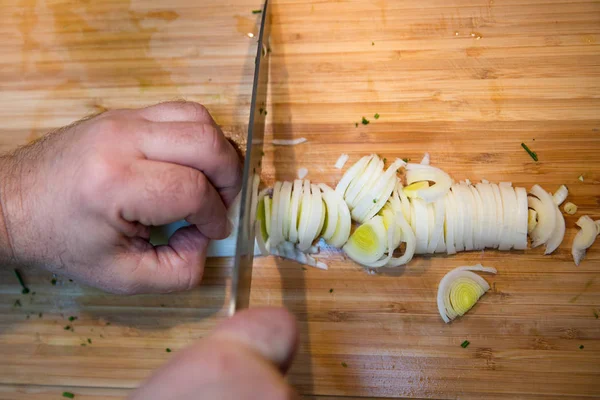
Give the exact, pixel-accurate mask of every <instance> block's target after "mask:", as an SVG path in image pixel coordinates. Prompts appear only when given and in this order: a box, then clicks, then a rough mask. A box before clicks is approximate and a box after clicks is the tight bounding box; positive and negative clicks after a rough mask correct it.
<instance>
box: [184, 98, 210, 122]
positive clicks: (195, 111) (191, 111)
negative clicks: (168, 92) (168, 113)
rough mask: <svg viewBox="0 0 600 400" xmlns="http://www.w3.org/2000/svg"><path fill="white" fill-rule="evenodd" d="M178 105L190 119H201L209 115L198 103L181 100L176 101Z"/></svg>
mask: <svg viewBox="0 0 600 400" xmlns="http://www.w3.org/2000/svg"><path fill="white" fill-rule="evenodd" d="M178 106H179V107H180V108H181V110H182V111H183V113H184V114H185V115H187V116H188V118H189V119H190V120H193V121H202V120H206V119H208V118H209V117H210V113H209V112H208V109H207V108H206V107H204V106H203V105H202V104H200V103H196V102H193V101H181V102H178Z"/></svg>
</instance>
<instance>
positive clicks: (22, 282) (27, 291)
mask: <svg viewBox="0 0 600 400" xmlns="http://www.w3.org/2000/svg"><path fill="white" fill-rule="evenodd" d="M14 271H15V276H16V277H17V280H18V281H19V284H20V285H21V287H22V288H23V290H21V293H23V294H27V293H29V288H28V287H27V286H25V282H24V281H23V277H22V276H21V273H20V272H19V270H18V269H15V270H14Z"/></svg>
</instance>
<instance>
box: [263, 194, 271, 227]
mask: <svg viewBox="0 0 600 400" xmlns="http://www.w3.org/2000/svg"><path fill="white" fill-rule="evenodd" d="M263 201H264V203H265V229H266V231H267V236H271V205H272V203H273V200H272V199H271V198H270V197H267V196H265V198H264V200H263Z"/></svg>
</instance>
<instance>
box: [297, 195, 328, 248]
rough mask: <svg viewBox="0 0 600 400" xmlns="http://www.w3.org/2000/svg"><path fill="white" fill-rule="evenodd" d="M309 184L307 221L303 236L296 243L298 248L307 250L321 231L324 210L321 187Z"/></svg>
mask: <svg viewBox="0 0 600 400" xmlns="http://www.w3.org/2000/svg"><path fill="white" fill-rule="evenodd" d="M310 186H311V187H310V188H311V195H310V202H311V205H310V217H309V222H308V225H307V227H306V232H305V234H304V236H302V235H300V243H299V244H298V248H299V249H300V250H302V251H306V250H308V249H309V248H310V246H311V245H312V242H313V241H314V240H315V239H316V238H317V237H318V236H319V233H321V229H322V227H323V213H324V212H325V210H324V206H323V200H322V196H321V189H319V187H318V186H317V185H310ZM303 207H304V205H303Z"/></svg>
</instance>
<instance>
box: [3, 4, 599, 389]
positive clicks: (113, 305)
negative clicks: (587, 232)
mask: <svg viewBox="0 0 600 400" xmlns="http://www.w3.org/2000/svg"><path fill="white" fill-rule="evenodd" d="M260 5H261V4H260V1H256V0H253V1H250V0H232V1H230V2H227V4H225V3H223V2H221V1H217V0H204V1H199V2H189V1H184V0H172V1H169V2H167V1H158V0H156V1H139V0H107V1H97V2H94V1H86V0H81V1H78V2H73V1H71V0H69V1H67V0H2V2H1V6H2V7H1V10H2V11H1V12H0V36H1V37H2V40H1V41H0V52H1V54H2V57H0V151H3V150H9V149H11V148H14V147H15V146H18V145H21V144H24V143H27V142H29V141H32V140H34V139H36V138H38V137H40V136H41V135H42V134H44V133H45V132H47V131H49V130H52V129H54V128H57V127H59V126H62V125H66V124H68V123H70V122H72V121H74V120H77V119H80V118H82V117H84V116H86V115H89V114H92V113H97V112H102V111H104V110H107V109H114V108H120V107H139V106H143V105H148V104H152V103H156V102H159V101H164V100H171V99H179V98H185V99H188V100H195V101H198V102H201V103H203V104H205V105H206V106H207V107H208V108H209V109H210V111H211V112H212V113H213V115H214V116H215V118H216V120H217V121H218V122H219V123H220V124H221V125H222V126H223V129H224V131H225V132H226V133H227V135H228V136H230V137H232V138H233V139H234V140H236V141H237V142H239V143H242V142H243V141H244V140H245V139H244V138H245V135H246V131H247V119H248V112H249V106H250V92H251V85H252V74H253V61H254V52H255V48H256V38H249V37H248V35H247V34H248V33H249V32H256V29H257V28H256V22H257V21H258V18H259V16H257V15H254V14H252V10H253V9H257V8H260ZM272 12H273V15H272V18H273V34H272V38H271V48H272V53H270V67H271V72H270V93H269V101H268V108H267V111H268V121H269V126H268V130H269V131H268V135H267V136H268V137H267V144H266V145H265V153H266V154H265V159H264V162H263V165H264V171H263V180H264V182H265V184H267V185H271V184H272V183H273V181H274V180H275V179H287V180H291V179H293V178H294V177H295V175H296V171H297V169H299V168H301V167H306V168H308V170H309V174H308V178H310V179H311V180H314V181H317V182H325V183H328V184H330V185H335V183H336V182H337V181H338V180H339V178H340V177H341V175H342V172H341V171H339V170H336V169H335V168H334V167H333V164H334V163H335V160H336V159H337V158H338V156H339V155H340V154H341V153H342V152H345V153H348V154H349V155H350V157H351V158H350V162H354V161H356V160H357V159H358V158H359V157H360V156H362V155H364V154H368V153H370V152H376V153H379V154H380V155H382V156H384V157H388V158H390V157H395V156H398V157H408V158H411V159H413V160H418V159H420V158H421V157H422V155H423V153H424V152H425V151H428V152H429V153H431V159H432V163H434V164H435V165H437V166H439V167H441V168H443V169H445V170H446V171H448V172H449V173H450V174H451V175H452V176H453V177H454V178H455V179H457V180H458V179H465V178H469V179H471V180H478V179H481V178H486V179H488V180H490V181H495V182H497V181H512V182H513V183H514V184H515V185H517V186H524V187H526V188H529V187H530V186H531V185H532V184H534V183H539V184H541V185H542V186H543V187H544V188H545V189H546V190H549V191H554V190H556V188H558V186H559V185H560V184H566V185H567V186H568V187H569V189H570V196H569V200H570V201H572V202H574V203H575V204H577V205H578V206H579V211H578V213H577V214H576V215H574V216H567V218H566V223H567V234H566V237H565V241H564V242H563V244H562V245H561V246H560V248H559V250H558V251H557V252H556V253H555V254H554V255H552V256H543V255H542V252H543V251H542V249H535V250H527V251H523V252H510V253H500V252H495V251H487V250H486V251H485V252H474V253H473V252H472V253H465V254H459V255H456V256H452V257H443V256H436V257H416V258H415V259H414V260H413V261H412V262H411V263H410V264H409V265H408V266H407V267H403V268H398V269H396V270H393V271H385V272H383V273H380V274H377V275H368V274H367V273H366V272H365V271H364V270H363V269H361V268H360V267H358V266H357V265H355V264H353V263H352V262H350V261H347V260H344V258H343V257H342V256H341V255H339V254H327V255H326V258H327V259H328V262H329V266H330V270H329V271H319V270H314V269H307V270H304V269H303V268H301V267H300V266H299V265H297V264H294V263H292V262H286V261H282V260H278V259H274V258H271V257H270V258H265V259H259V260H256V262H255V269H254V276H253V290H252V304H253V305H266V304H269V305H284V306H286V307H288V308H289V309H290V310H291V311H292V312H294V313H295V314H296V316H297V317H298V320H299V324H300V329H301V337H302V346H301V349H300V353H299V355H298V358H297V360H296V363H295V364H294V366H293V368H292V371H291V373H290V382H291V383H292V384H293V385H294V386H295V387H297V388H298V390H299V391H300V392H301V393H303V394H306V395H314V396H312V397H308V398H311V399H315V400H316V399H319V400H321V399H327V398H331V397H330V396H341V397H340V398H343V399H349V398H354V397H357V396H358V397H360V396H363V397H383V398H385V397H419V398H444V399H446V398H460V399H468V398H472V399H481V398H490V399H508V398H510V399H543V398H551V399H552V398H564V399H567V398H568V399H579V398H591V397H600V319H598V318H597V317H595V313H596V314H600V277H599V276H598V274H599V272H600V244H599V243H596V244H595V245H594V246H593V247H592V248H591V249H590V250H589V251H588V256H587V258H586V260H585V261H584V262H583V263H582V264H581V265H580V266H579V267H575V265H574V264H573V262H572V260H571V255H570V245H571V241H572V238H573V236H574V234H575V232H576V229H575V225H574V224H575V221H576V219H577V218H578V217H579V216H581V215H583V214H588V215H590V216H592V218H594V219H598V218H600V190H599V188H600V186H599V185H598V184H599V180H600V162H599V157H600V45H599V41H600V2H598V1H589V0H581V1H567V0H544V1H541V0H525V1H523V0H520V1H517V0H445V1H442V0H427V1H418V0H403V1H392V0H372V1H358V0H356V1H317V0H314V1H298V0H275V1H274V2H273V4H272ZM375 113H379V114H380V116H381V117H380V118H379V119H378V120H375V119H374V118H373V115H374V114H375ZM363 116H365V117H366V118H368V119H370V120H371V123H370V124H368V125H362V124H359V125H358V126H356V125H355V124H356V123H359V122H360V121H361V118H362V117H363ZM273 137H275V138H278V139H286V138H297V137H305V138H307V139H308V142H307V143H305V144H302V145H299V146H296V147H273V146H272V145H270V144H269V142H270V139H271V138H273ZM521 142H525V143H527V144H528V145H529V146H530V147H531V148H532V149H533V150H534V151H536V152H537V153H538V156H539V162H537V163H536V162H533V160H532V159H531V158H529V156H528V155H527V154H526V153H525V152H524V151H523V149H522V148H521V147H520V144H521ZM348 165H350V164H348ZM580 175H583V177H584V181H583V182H581V181H579V180H578V177H579V176H580ZM478 262H480V263H483V264H484V265H488V266H493V267H496V268H497V269H498V275H497V276H494V277H487V279H488V280H489V281H490V283H491V284H492V290H491V291H490V292H489V293H488V294H486V295H485V296H484V297H483V298H482V299H481V301H480V302H479V303H478V304H477V305H476V306H475V307H474V309H473V310H471V312H470V313H469V314H468V315H466V316H465V317H464V318H462V319H460V320H458V321H455V322H453V323H452V324H448V325H446V324H444V323H443V322H442V320H441V318H440V317H439V315H438V312H437V307H436V302H435V298H436V290H437V284H438V282H439V280H440V279H441V277H442V276H443V275H444V274H445V273H446V272H447V271H448V270H450V269H451V268H453V267H456V266H459V265H466V264H474V263H478ZM230 268H231V262H230V260H226V259H221V260H216V259H215V260H211V261H210V262H209V266H208V268H207V272H206V274H205V279H204V282H203V285H202V287H200V288H198V289H196V290H193V291H191V292H188V293H180V294H171V295H164V296H133V297H117V296H112V295H107V294H104V293H101V292H99V291H97V290H93V289H89V288H84V287H80V286H79V285H77V283H76V282H69V281H68V280H65V279H62V278H61V277H58V281H57V283H56V285H52V284H51V279H52V277H51V276H50V275H49V274H48V273H45V272H43V271H36V270H24V271H23V275H24V277H25V280H26V282H27V284H28V285H29V286H30V288H31V290H32V291H35V295H33V294H29V295H21V294H20V287H19V285H18V283H17V281H16V279H15V278H14V276H13V272H12V270H7V269H0V399H36V400H37V399H58V398H60V394H61V393H62V391H65V390H67V391H71V392H73V393H75V394H76V398H77V399H113V398H123V397H124V396H126V394H127V393H128V391H129V390H130V389H131V388H133V387H135V386H137V385H138V384H139V382H140V380H141V379H143V378H144V377H146V376H148V375H149V374H150V373H151V372H152V370H154V369H155V368H157V367H158V366H159V365H161V364H162V363H163V362H165V361H166V360H167V359H168V358H169V356H170V353H167V352H166V351H165V349H166V348H167V347H169V348H172V349H173V350H174V351H179V350H180V349H182V348H184V347H185V346H186V345H187V344H189V343H191V342H192V341H194V340H196V339H197V338H200V337H202V336H204V335H205V334H207V332H209V331H210V330H211V328H213V327H214V325H215V323H216V322H218V320H219V319H221V318H223V317H224V316H225V315H224V311H223V304H224V299H225V296H226V288H227V283H228V278H229V275H230V272H231V271H230ZM330 289H333V292H331V290H330ZM330 292H331V293H330ZM16 300H19V301H20V302H21V306H16V305H15V302H16ZM70 316H76V317H78V319H77V320H75V321H72V322H69V321H68V318H69V317H70ZM66 325H72V326H73V327H74V330H73V331H71V330H65V329H64V327H65V326H66ZM88 338H90V339H91V341H92V343H91V344H90V343H88V341H87V339H88ZM464 340H469V341H470V342H471V344H470V346H469V347H468V348H466V349H463V348H461V347H460V343H462V342H463V341H464ZM83 344H85V346H82V345H83ZM582 345H583V346H584V347H583V348H582V349H580V346H582ZM344 365H345V366H344ZM344 396H345V397H344ZM348 396H350V397H348Z"/></svg>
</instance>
